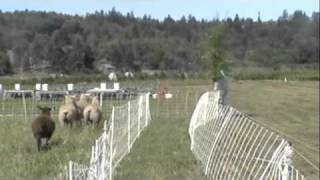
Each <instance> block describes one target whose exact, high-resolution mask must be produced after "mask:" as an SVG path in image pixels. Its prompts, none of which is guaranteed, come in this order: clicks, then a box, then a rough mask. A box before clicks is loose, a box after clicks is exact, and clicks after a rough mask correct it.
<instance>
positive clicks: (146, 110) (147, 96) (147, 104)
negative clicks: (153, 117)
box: [145, 93, 149, 126]
mask: <svg viewBox="0 0 320 180" xmlns="http://www.w3.org/2000/svg"><path fill="white" fill-rule="evenodd" d="M145 101H146V103H145V106H146V107H145V116H146V118H145V119H146V123H145V126H147V125H148V124H149V122H148V108H149V93H147V94H146V99H145Z"/></svg>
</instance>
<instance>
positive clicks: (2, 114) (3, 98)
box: [1, 92, 6, 120]
mask: <svg viewBox="0 0 320 180" xmlns="http://www.w3.org/2000/svg"><path fill="white" fill-rule="evenodd" d="M5 94H6V92H4V93H3V95H2V103H1V104H2V107H1V117H2V120H4V114H5V113H4V101H5Z"/></svg>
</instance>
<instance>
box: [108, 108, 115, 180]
mask: <svg viewBox="0 0 320 180" xmlns="http://www.w3.org/2000/svg"><path fill="white" fill-rule="evenodd" d="M113 131H114V106H112V113H111V139H110V160H109V163H110V164H109V180H112V159H113V134H114V132H113Z"/></svg>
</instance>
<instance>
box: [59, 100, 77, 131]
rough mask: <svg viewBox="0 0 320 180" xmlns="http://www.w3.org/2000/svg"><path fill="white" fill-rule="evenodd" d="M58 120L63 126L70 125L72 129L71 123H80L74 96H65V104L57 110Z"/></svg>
mask: <svg viewBox="0 0 320 180" xmlns="http://www.w3.org/2000/svg"><path fill="white" fill-rule="evenodd" d="M58 119H59V122H60V124H61V125H63V126H65V125H70V127H72V124H73V122H79V123H81V116H80V114H79V107H78V106H77V104H76V100H75V97H74V96H65V104H64V105H61V106H60V108H59V113H58Z"/></svg>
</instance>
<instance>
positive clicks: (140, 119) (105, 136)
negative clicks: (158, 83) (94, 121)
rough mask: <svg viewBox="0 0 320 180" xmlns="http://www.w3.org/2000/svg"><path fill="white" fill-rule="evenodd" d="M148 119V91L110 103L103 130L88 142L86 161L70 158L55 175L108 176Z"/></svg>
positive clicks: (99, 179) (77, 178)
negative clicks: (83, 162) (89, 156)
mask: <svg viewBox="0 0 320 180" xmlns="http://www.w3.org/2000/svg"><path fill="white" fill-rule="evenodd" d="M150 121H151V115H150V109H149V93H146V94H141V95H140V96H138V98H137V99H135V100H130V101H129V102H127V103H121V105H119V106H113V107H112V111H111V115H110V120H109V121H105V122H104V128H103V133H102V135H101V136H100V137H99V138H98V139H97V140H96V141H95V145H94V146H92V152H91V160H90V163H89V164H88V165H81V164H78V163H75V162H73V161H70V162H69V166H68V167H67V168H66V169H65V172H64V173H61V174H60V175H58V176H57V178H56V179H68V180H84V179H85V180H111V179H112V178H113V173H114V170H115V168H116V167H117V166H118V165H119V163H120V162H121V160H122V159H123V158H124V157H125V156H126V155H127V154H128V153H129V152H130V150H131V147H132V144H133V143H134V142H135V140H136V139H137V137H139V135H140V133H141V131H142V130H143V129H144V128H145V127H146V126H147V125H148V124H149V123H150Z"/></svg>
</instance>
